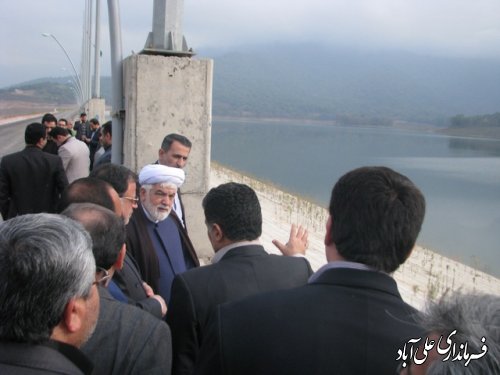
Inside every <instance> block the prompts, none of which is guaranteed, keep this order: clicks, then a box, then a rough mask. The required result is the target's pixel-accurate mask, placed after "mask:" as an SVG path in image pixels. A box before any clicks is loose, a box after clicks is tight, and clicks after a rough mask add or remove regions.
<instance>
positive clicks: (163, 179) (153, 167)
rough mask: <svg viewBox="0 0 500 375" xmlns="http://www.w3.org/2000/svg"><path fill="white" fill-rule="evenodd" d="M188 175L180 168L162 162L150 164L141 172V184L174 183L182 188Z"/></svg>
mask: <svg viewBox="0 0 500 375" xmlns="http://www.w3.org/2000/svg"><path fill="white" fill-rule="evenodd" d="M185 178H186V175H185V174H184V171H183V170H182V169H180V168H172V167H167V166H166V165H161V164H148V165H146V166H145V167H144V168H142V169H141V171H140V172H139V183H140V184H141V185H153V184H164V183H167V184H173V185H175V186H177V188H180V187H181V185H182V184H183V183H184V179H185Z"/></svg>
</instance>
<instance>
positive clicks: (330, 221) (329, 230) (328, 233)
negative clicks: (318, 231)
mask: <svg viewBox="0 0 500 375" xmlns="http://www.w3.org/2000/svg"><path fill="white" fill-rule="evenodd" d="M332 231H333V219H332V215H330V216H328V221H327V222H326V233H325V246H329V245H331V244H332V242H333V240H332Z"/></svg>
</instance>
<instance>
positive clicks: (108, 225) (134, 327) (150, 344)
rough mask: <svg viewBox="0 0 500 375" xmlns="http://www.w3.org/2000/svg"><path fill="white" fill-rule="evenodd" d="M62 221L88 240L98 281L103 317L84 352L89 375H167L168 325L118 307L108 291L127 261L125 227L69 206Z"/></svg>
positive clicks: (106, 213)
mask: <svg viewBox="0 0 500 375" xmlns="http://www.w3.org/2000/svg"><path fill="white" fill-rule="evenodd" d="M63 215H66V216H68V217H70V218H72V219H74V220H76V221H78V222H80V223H81V224H82V225H83V227H84V228H85V229H86V230H87V231H88V232H89V234H90V236H91V237H92V251H93V253H94V257H95V263H96V266H97V269H98V271H99V272H100V273H101V275H107V277H108V280H107V283H104V284H102V285H100V287H99V297H100V304H101V311H100V313H99V318H98V320H97V326H96V329H95V331H94V334H93V336H92V338H91V339H89V341H88V342H87V343H86V344H85V345H84V346H82V351H83V352H84V353H85V354H86V355H87V356H88V357H89V358H92V360H93V362H94V365H95V368H94V372H93V374H103V375H104V374H106V375H109V374H117V375H118V374H120V375H124V374H170V371H171V363H172V362H171V359H172V347H171V339H170V330H169V328H168V326H167V324H166V323H165V322H164V321H162V320H160V319H157V318H155V317H153V316H152V315H151V314H149V313H147V312H145V311H142V310H140V309H138V308H137V307H134V306H131V305H128V304H126V303H121V302H118V301H116V300H115V299H114V298H113V297H112V296H111V295H110V293H109V291H108V289H107V286H108V283H109V280H110V279H111V277H112V276H113V274H114V272H115V270H116V269H118V268H121V265H122V263H123V260H124V257H125V246H124V243H125V237H126V234H125V226H124V224H123V220H121V218H119V217H117V216H116V215H115V214H114V213H113V212H112V211H110V210H109V209H106V208H104V207H100V206H97V205H95V204H91V203H76V204H75V203H74V204H71V205H70V206H69V207H68V208H66V210H64V212H63Z"/></svg>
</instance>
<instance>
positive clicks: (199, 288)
mask: <svg viewBox="0 0 500 375" xmlns="http://www.w3.org/2000/svg"><path fill="white" fill-rule="evenodd" d="M203 209H204V211H205V222H206V225H207V230H208V238H209V240H210V242H211V244H212V247H213V249H214V251H215V256H214V258H213V260H212V264H211V265H209V266H206V267H201V268H195V269H192V270H189V271H186V272H185V273H181V274H180V275H177V276H176V277H175V279H174V282H173V284H172V296H171V302H170V305H169V309H168V312H167V322H168V323H169V325H170V328H171V330H172V344H173V347H174V364H173V366H174V367H173V369H174V373H175V374H191V373H192V372H193V369H194V364H195V362H196V358H197V356H198V351H199V346H200V344H201V341H202V338H203V336H204V334H205V327H206V325H207V322H208V318H209V317H210V314H211V313H212V312H213V310H214V309H215V307H216V306H217V305H218V304H220V303H223V302H228V301H233V300H236V299H240V298H243V297H246V296H250V295H253V294H258V293H262V292H266V291H271V290H276V289H285V288H292V287H296V286H300V285H304V284H306V283H307V279H308V278H309V276H310V275H311V273H312V270H311V267H310V265H309V263H308V262H307V260H306V259H305V258H303V257H297V258H295V257H285V256H279V255H270V254H268V253H267V252H266V251H265V250H264V248H263V247H262V245H261V244H260V243H259V240H258V239H259V237H260V235H261V233H262V213H261V209H260V204H259V200H258V198H257V195H256V194H255V192H254V191H253V190H252V189H251V188H250V187H249V186H247V185H243V184H237V183H228V184H223V185H220V186H218V187H216V188H214V189H211V190H210V191H209V192H208V194H207V195H206V196H205V198H204V199H203ZM294 234H295V236H296V237H295V238H294V239H295V240H296V241H297V243H299V244H300V243H302V246H303V248H304V249H305V247H306V242H307V232H306V231H304V230H303V229H302V228H299V231H298V232H295V233H294Z"/></svg>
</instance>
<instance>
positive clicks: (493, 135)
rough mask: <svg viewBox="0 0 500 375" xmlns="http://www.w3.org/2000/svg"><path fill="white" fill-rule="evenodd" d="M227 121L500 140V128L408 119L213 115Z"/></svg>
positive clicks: (215, 119) (213, 119) (218, 119)
mask: <svg viewBox="0 0 500 375" xmlns="http://www.w3.org/2000/svg"><path fill="white" fill-rule="evenodd" d="M214 121H225V122H229V121H231V122H236V123H241V124H245V123H252V122H256V123H262V124H265V123H270V124H275V125H279V124H280V123H281V122H286V124H287V125H322V126H336V127H344V128H350V127H352V128H364V129H393V130H398V131H402V132H414V133H419V134H433V135H436V136H443V137H450V138H458V139H460V138H464V139H476V140H488V141H500V128H498V129H496V128H491V129H487V130H488V134H477V133H476V132H477V129H476V128H461V129H454V128H451V127H448V128H442V127H439V126H436V125H432V124H425V123H411V122H406V121H400V120H394V121H393V124H391V125H369V124H365V125H359V124H345V123H339V122H337V121H336V120H314V119H308V118H304V119H297V118H286V117H237V116H213V118H212V122H214Z"/></svg>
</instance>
